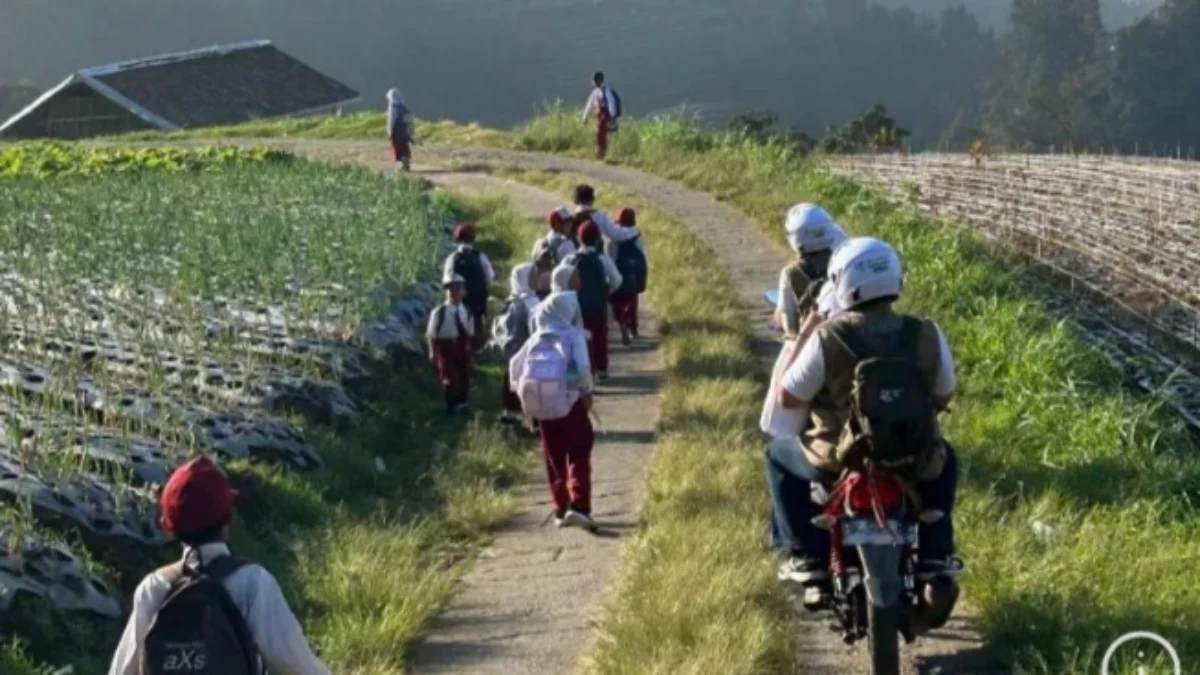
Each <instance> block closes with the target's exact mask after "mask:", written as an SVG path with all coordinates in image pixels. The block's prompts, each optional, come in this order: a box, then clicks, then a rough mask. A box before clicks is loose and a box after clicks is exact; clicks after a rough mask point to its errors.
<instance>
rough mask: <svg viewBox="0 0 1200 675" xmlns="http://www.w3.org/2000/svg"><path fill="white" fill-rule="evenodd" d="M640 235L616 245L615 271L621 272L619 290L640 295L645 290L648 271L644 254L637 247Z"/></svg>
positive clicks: (627, 293)
mask: <svg viewBox="0 0 1200 675" xmlns="http://www.w3.org/2000/svg"><path fill="white" fill-rule="evenodd" d="M640 238H641V235H638V236H636V237H634V238H633V239H630V240H629V241H623V242H621V243H620V244H618V245H617V271H618V272H620V273H621V292H622V293H625V294H626V295H641V294H642V293H645V292H646V276H647V274H648V272H649V270H648V267H649V266H648V264H647V262H646V254H645V253H642V250H641V249H640V248H638V246H637V241H638V239H640Z"/></svg>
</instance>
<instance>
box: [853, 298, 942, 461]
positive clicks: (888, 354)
mask: <svg viewBox="0 0 1200 675" xmlns="http://www.w3.org/2000/svg"><path fill="white" fill-rule="evenodd" d="M902 319H903V323H902V325H901V328H900V331H899V333H898V334H893V335H891V336H887V337H891V338H893V339H894V340H895V344H894V345H893V346H892V347H891V348H890V349H879V348H877V346H872V345H871V344H870V343H869V342H868V340H867V338H866V337H865V336H864V334H863V331H862V330H861V329H858V328H855V327H854V326H851V325H849V324H846V323H838V324H834V325H833V327H832V328H831V329H830V331H829V334H830V336H832V337H833V338H834V339H835V340H837V341H838V342H839V343H840V344H841V346H842V347H843V348H844V349H845V350H846V351H847V352H849V354H850V355H851V356H852V357H853V358H854V360H855V361H856V362H857V363H856V365H855V367H854V380H853V382H854V384H853V389H852V390H851V394H850V417H849V419H847V421H846V425H847V431H848V432H849V433H848V434H846V435H844V436H843V443H841V444H840V445H839V447H838V455H839V457H838V459H839V461H840V462H841V463H842V464H843V465H844V466H847V467H850V468H855V469H861V468H863V467H865V466H866V464H868V463H873V464H875V465H876V466H879V467H883V468H886V469H892V470H897V471H901V472H903V473H908V474H915V473H917V472H919V471H920V470H921V469H922V467H924V466H925V464H926V463H927V462H928V461H929V460H930V458H931V457H932V456H933V453H934V452H935V451H936V449H937V445H938V439H937V409H936V408H935V406H934V403H933V386H932V383H931V382H930V381H929V377H928V376H927V375H926V374H925V372H924V371H923V370H921V367H920V365H919V361H918V353H919V350H920V338H921V326H922V323H921V321H920V320H919V319H915V318H913V317H908V316H906V317H902ZM879 337H884V336H879ZM871 340H872V342H874V341H875V336H872V338H871Z"/></svg>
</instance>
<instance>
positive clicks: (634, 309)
mask: <svg viewBox="0 0 1200 675" xmlns="http://www.w3.org/2000/svg"><path fill="white" fill-rule="evenodd" d="M608 301H609V303H610V304H612V309H613V316H614V317H616V319H617V325H619V326H621V327H622V328H627V329H629V331H630V332H632V333H633V334H634V335H637V332H638V295H637V293H622V292H620V291H617V292H616V293H613V294H612V295H611V296H609V298H608Z"/></svg>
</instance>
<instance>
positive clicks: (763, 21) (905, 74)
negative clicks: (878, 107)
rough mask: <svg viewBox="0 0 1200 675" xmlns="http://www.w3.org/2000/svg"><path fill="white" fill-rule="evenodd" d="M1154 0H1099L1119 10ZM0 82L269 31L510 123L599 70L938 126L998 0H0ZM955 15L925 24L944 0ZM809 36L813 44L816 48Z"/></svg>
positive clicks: (822, 118) (641, 108) (961, 91)
mask: <svg viewBox="0 0 1200 675" xmlns="http://www.w3.org/2000/svg"><path fill="white" fill-rule="evenodd" d="M1159 1H1160V0H1104V3H1103V6H1104V8H1105V11H1106V18H1107V22H1108V23H1110V25H1115V23H1117V22H1127V21H1130V20H1133V19H1136V18H1137V17H1138V16H1140V15H1141V14H1144V13H1145V12H1147V11H1149V9H1150V7H1151V5H1152V4H1157V3H1158V2H1159ZM5 4H6V5H8V7H7V8H6V9H5V10H4V20H3V21H2V22H0V83H4V82H7V83H13V82H17V81H21V80H30V81H32V82H34V83H35V84H36V85H37V86H39V87H47V86H50V85H52V84H53V83H55V82H57V81H59V80H60V79H61V78H62V77H64V76H65V75H66V74H67V73H69V72H71V71H72V70H75V69H77V68H80V67H86V66H89V65H97V64H102V63H107V62H112V61H116V60H122V59H128V58H137V57H141V56H148V55H153V54H156V53H160V52H171V51H178V50H181V49H187V48H194V47H198V46H205V45H209V44H214V43H225V42H235V41H239V40H245V39H253V38H269V39H272V40H274V41H275V42H276V43H277V44H278V45H279V46H281V47H282V48H284V49H285V50H288V51H289V52H291V53H293V54H295V55H296V56H298V57H300V58H301V59H304V60H306V61H307V62H309V63H310V64H312V65H314V66H315V67H317V68H318V69H321V70H323V71H325V72H327V73H329V74H330V75H333V76H334V77H337V78H338V79H340V80H342V81H343V82H345V83H347V84H349V85H350V86H352V87H354V88H356V89H358V90H359V91H360V92H362V93H363V98H364V101H363V105H364V106H366V107H371V108H380V107H382V100H383V92H384V91H385V90H386V89H387V88H388V87H390V86H393V85H396V86H399V87H401V88H402V89H403V90H404V91H405V92H406V94H407V95H408V97H409V100H410V102H411V105H412V107H413V109H414V110H415V112H416V113H417V114H418V115H420V116H423V117H427V118H442V117H449V118H455V119H459V120H479V121H481V122H483V123H486V124H491V125H509V124H513V123H515V122H517V121H520V120H522V119H525V118H527V117H529V116H530V115H531V114H532V112H533V111H534V109H535V106H536V105H537V104H538V103H539V102H540V101H543V100H547V99H553V98H558V97H562V98H564V99H566V100H568V101H571V102H578V103H580V104H582V102H583V98H584V97H585V96H586V94H587V90H588V81H587V78H588V75H589V73H590V72H591V71H592V70H594V69H596V68H601V69H604V70H605V71H606V72H608V73H610V74H611V75H610V77H611V81H612V82H613V84H614V85H616V86H617V87H618V89H620V90H621V92H622V94H623V97H624V99H625V101H626V103H627V107H628V110H629V112H631V113H634V114H638V113H647V112H651V111H655V110H661V109H668V108H671V107H673V106H677V105H679V104H681V103H684V102H689V103H691V104H693V105H694V106H698V108H699V109H700V110H702V111H703V110H707V111H710V112H711V113H713V114H715V115H716V116H718V117H720V116H724V115H727V114H729V113H732V112H737V111H743V110H747V109H766V110H772V111H775V112H777V113H779V114H780V116H781V117H782V118H783V119H784V120H786V121H787V122H789V123H792V124H795V125H798V126H799V127H801V128H803V129H805V130H808V131H811V132H814V133H815V132H820V131H821V130H822V129H823V128H824V127H825V126H826V125H827V124H830V123H834V122H838V121H841V120H844V119H846V118H847V117H849V116H852V115H855V114H857V113H859V112H861V111H862V110H864V109H865V108H866V107H868V106H869V105H871V104H873V103H875V102H884V103H886V104H887V105H888V107H889V109H891V110H893V111H894V112H895V113H896V114H897V116H898V117H899V118H900V119H901V120H903V121H904V122H905V123H906V124H907V125H908V126H909V127H911V128H912V129H913V131H914V132H915V139H917V140H922V141H925V142H935V141H937V140H938V138H939V135H941V134H942V133H943V132H944V131H945V130H946V128H947V127H948V126H951V125H953V123H954V122H955V120H956V118H957V117H960V116H961V113H962V112H963V111H964V110H965V109H968V108H970V107H971V106H973V105H975V104H976V103H975V101H974V99H976V98H978V82H979V81H980V80H982V79H983V77H984V75H985V72H986V69H987V68H988V67H989V65H990V63H991V59H992V53H993V50H992V48H991V45H992V42H991V38H990V36H987V35H986V34H985V33H984V31H986V30H992V29H1001V28H1003V26H1004V24H1005V20H1006V16H1007V14H1008V11H1009V7H1010V5H1011V2H1010V0H882V2H881V3H880V4H881V5H882V6H884V7H893V8H894V7H908V8H913V9H916V10H918V11H919V12H922V14H920V15H919V16H918V15H913V14H909V13H896V12H890V11H885V10H883V9H881V8H880V7H879V6H874V5H868V4H867V0H736V1H735V0H521V1H519V2H495V1H494V0H404V2H402V3H392V2H384V1H383V0H306V1H305V2H304V3H285V2H283V1H282V0H206V1H205V2H203V3H201V2H197V1H194V0H193V1H192V2H186V1H185V2H170V3H164V2H159V1H152V0H107V1H106V2H103V3H99V2H87V3H80V2H78V1H77V0H7V2H6V3H5ZM960 4H965V5H966V6H967V7H968V8H969V9H970V10H972V11H973V12H975V13H976V15H977V16H978V17H979V19H978V21H979V23H978V25H976V23H975V22H974V21H972V20H971V19H970V18H969V17H968V16H967V15H964V14H962V13H959V14H955V15H951V16H950V19H949V20H948V21H943V22H942V23H941V24H940V25H937V24H933V25H931V22H933V17H936V16H938V15H939V14H940V13H941V12H942V10H944V9H947V8H948V7H952V6H957V5H960ZM814 45H819V48H815V49H814Z"/></svg>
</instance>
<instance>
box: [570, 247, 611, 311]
mask: <svg viewBox="0 0 1200 675" xmlns="http://www.w3.org/2000/svg"><path fill="white" fill-rule="evenodd" d="M570 260H571V264H572V266H574V267H575V270H576V271H577V272H578V273H579V290H578V291H576V295H577V297H578V298H579V311H580V312H582V313H584V314H596V313H598V312H602V311H604V310H605V309H607V307H608V274H607V273H606V272H605V271H604V263H603V262H601V261H600V253H599V252H598V251H588V252H587V253H573V254H571V257H570Z"/></svg>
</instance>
